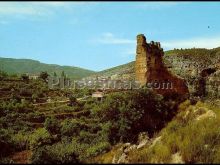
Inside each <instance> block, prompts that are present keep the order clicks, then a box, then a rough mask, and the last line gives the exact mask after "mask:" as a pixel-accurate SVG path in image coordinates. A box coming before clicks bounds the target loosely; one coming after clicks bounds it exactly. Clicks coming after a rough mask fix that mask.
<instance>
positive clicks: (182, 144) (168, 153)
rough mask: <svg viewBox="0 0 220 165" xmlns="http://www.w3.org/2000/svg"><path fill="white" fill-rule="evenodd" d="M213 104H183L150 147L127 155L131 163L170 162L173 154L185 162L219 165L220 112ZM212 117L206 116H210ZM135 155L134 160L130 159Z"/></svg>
mask: <svg viewBox="0 0 220 165" xmlns="http://www.w3.org/2000/svg"><path fill="white" fill-rule="evenodd" d="M219 110H220V109H219V107H218V106H217V105H215V106H213V105H210V104H204V103H202V102H198V103H197V104H196V105H191V104H190V102H189V101H185V102H184V103H182V104H181V105H180V106H179V113H178V115H177V116H176V117H175V118H174V119H173V120H172V121H171V122H170V123H168V125H167V126H166V127H165V128H164V129H163V130H162V131H161V132H160V133H159V134H157V137H161V140H160V141H158V142H157V143H156V144H155V145H154V146H153V147H145V148H143V149H140V150H134V151H133V152H131V153H130V154H129V155H130V158H131V162H139V163H143V162H149V163H155V162H162V163H171V162H172V158H173V155H174V154H176V153H179V154H180V158H181V159H182V161H183V162H185V163H219V161H220V155H219V153H220V133H219V131H220V130H219V128H220V113H219V112H220V111H219ZM210 112H213V114H215V115H216V116H215V115H208V114H212V113H210ZM133 155H135V157H134V156H133Z"/></svg>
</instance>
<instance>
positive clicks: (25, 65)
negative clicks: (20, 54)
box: [0, 57, 95, 79]
mask: <svg viewBox="0 0 220 165" xmlns="http://www.w3.org/2000/svg"><path fill="white" fill-rule="evenodd" d="M0 70H4V71H6V72H7V73H9V74H22V73H29V74H39V73H40V72H41V71H47V72H48V73H49V74H53V73H54V72H56V74H57V75H60V74H61V72H62V71H64V72H65V73H66V74H67V75H68V77H69V78H71V79H81V78H83V77H86V76H89V75H91V74H94V73H95V72H94V71H91V70H87V69H83V68H79V67H73V66H60V65H55V64H45V63H41V62H39V61H35V60H30V59H12V58H2V57H0Z"/></svg>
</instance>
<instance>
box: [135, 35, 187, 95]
mask: <svg viewBox="0 0 220 165" xmlns="http://www.w3.org/2000/svg"><path fill="white" fill-rule="evenodd" d="M163 55H164V52H163V49H162V48H161V46H160V43H159V42H153V41H152V42H151V43H147V42H146V38H145V36H144V35H143V34H139V35H138V36H137V49H136V61H135V79H136V81H138V82H140V84H141V85H143V86H144V85H147V84H151V85H153V86H152V89H153V90H155V91H156V92H157V93H159V94H162V95H163V94H167V93H178V94H182V95H186V94H188V93H189V91H188V88H187V86H186V83H185V81H184V79H182V78H179V77H177V76H174V75H172V74H171V73H170V72H169V71H168V69H167V68H166V67H165V65H164V63H163V60H162V57H163ZM162 84H165V85H166V84H171V86H163V85H162Z"/></svg>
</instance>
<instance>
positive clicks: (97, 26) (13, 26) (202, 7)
mask: <svg viewBox="0 0 220 165" xmlns="http://www.w3.org/2000/svg"><path fill="white" fill-rule="evenodd" d="M139 33H143V34H145V36H146V38H147V41H148V42H150V41H151V40H154V41H160V42H161V45H162V47H163V48H164V49H165V50H169V49H173V48H181V47H182V48H191V47H204V48H213V47H218V46H220V2H0V57H10V58H28V59H35V60H39V61H41V62H44V63H49V64H59V65H70V66H79V67H83V68H87V69H91V70H95V71H99V70H102V69H106V68H110V67H113V66H117V65H120V64H124V63H127V62H130V61H133V60H134V59H135V47H136V41H135V39H136V35H137V34H139Z"/></svg>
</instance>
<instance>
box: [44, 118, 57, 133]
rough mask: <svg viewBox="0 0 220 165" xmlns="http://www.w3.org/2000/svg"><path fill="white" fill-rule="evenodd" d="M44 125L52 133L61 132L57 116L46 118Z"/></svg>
mask: <svg viewBox="0 0 220 165" xmlns="http://www.w3.org/2000/svg"><path fill="white" fill-rule="evenodd" d="M44 127H45V128H46V130H47V131H48V132H49V133H51V134H59V133H60V124H59V121H58V120H57V119H56V118H55V117H48V118H46V120H45V122H44Z"/></svg>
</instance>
